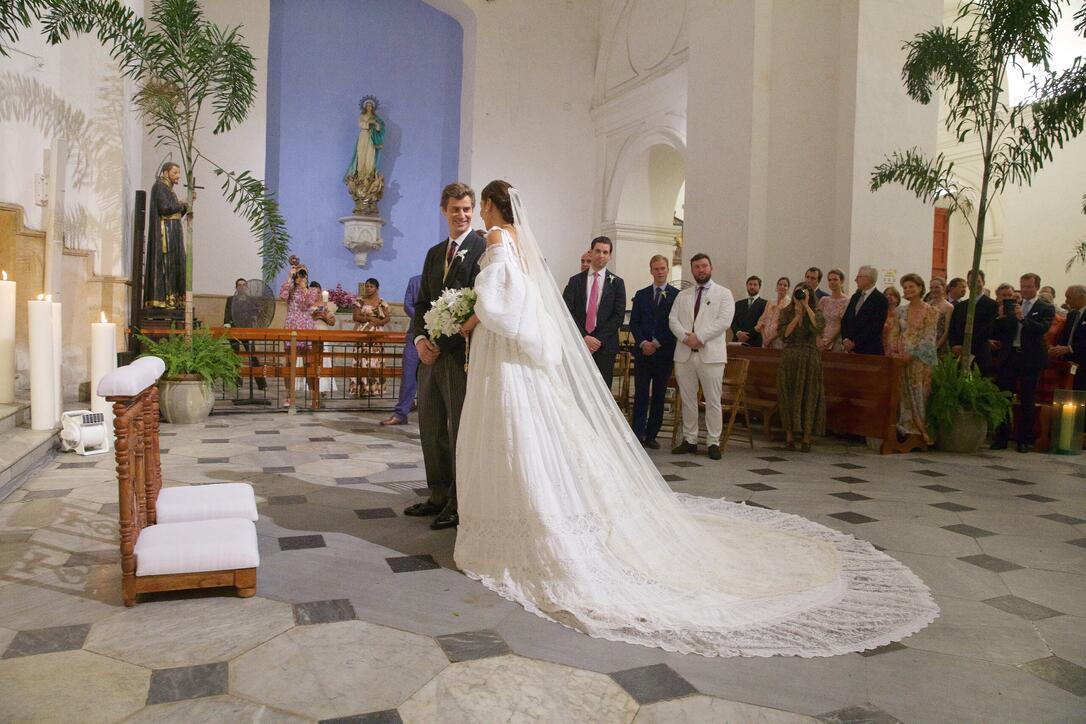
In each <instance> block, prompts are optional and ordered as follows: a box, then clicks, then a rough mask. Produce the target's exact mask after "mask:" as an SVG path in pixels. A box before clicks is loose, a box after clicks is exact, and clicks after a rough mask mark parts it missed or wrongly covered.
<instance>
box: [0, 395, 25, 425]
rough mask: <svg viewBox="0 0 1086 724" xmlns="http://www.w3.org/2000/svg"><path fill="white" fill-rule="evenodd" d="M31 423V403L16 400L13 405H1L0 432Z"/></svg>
mask: <svg viewBox="0 0 1086 724" xmlns="http://www.w3.org/2000/svg"><path fill="white" fill-rule="evenodd" d="M29 424H30V403H28V402H22V401H19V400H16V401H15V403H14V404H11V405H0V433H4V432H7V431H8V430H13V429H15V428H17V427H24V426H27V425H29Z"/></svg>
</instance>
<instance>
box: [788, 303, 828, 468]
mask: <svg viewBox="0 0 1086 724" xmlns="http://www.w3.org/2000/svg"><path fill="white" fill-rule="evenodd" d="M792 299H793V302H792V304H790V305H788V306H787V307H785V308H783V309H781V314H780V319H779V320H778V322H777V324H778V328H779V329H780V330H781V332H780V335H781V339H782V340H784V349H783V350H782V351H781V362H780V366H779V367H777V405H778V409H779V410H780V416H781V427H783V428H784V436H785V441H786V442H785V448H786V449H788V450H795V449H796V441H795V434H796V433H797V432H798V433H799V434H800V435H801V440H802V445H801V447H800V449H801V450H802V451H803V452H810V451H811V434H812V433H814V434H816V435H821V434H823V433H824V432H825V431H826V395H825V390H824V389H823V385H822V353H821V352H820V351H819V350H818V344H817V343H818V337H819V335H820V334H821V333H822V328H823V327H825V325H826V322H825V319H824V318H823V316H822V312H821V311H819V310H818V308H817V307H816V306H815V304H814V301H813V300H814V289H812V288H811V287H810V285H808V284H806V283H802V284H797V285H796V290H795V292H794V293H793V295H792Z"/></svg>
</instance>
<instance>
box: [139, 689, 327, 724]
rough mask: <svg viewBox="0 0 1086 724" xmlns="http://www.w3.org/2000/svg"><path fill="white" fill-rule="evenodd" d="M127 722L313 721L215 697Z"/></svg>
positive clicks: (148, 710)
mask: <svg viewBox="0 0 1086 724" xmlns="http://www.w3.org/2000/svg"><path fill="white" fill-rule="evenodd" d="M126 721H127V722H131V723H132V724H175V723H176V722H201V723H204V722H206V724H218V723H219V722H224V723H225V722H231V723H232V724H233V723H235V722H236V723H238V724H305V723H306V722H311V721H312V720H311V719H307V718H305V717H301V716H297V715H295V714H291V713H289V712H285V711H281V710H279V709H274V708H272V707H270V706H268V705H266V704H258V703H255V702H252V701H245V700H244V699H239V698H237V697H234V696H215V697H207V698H202V699H189V700H186V701H178V702H173V703H170V704H158V705H156V706H147V707H144V708H143V709H141V710H140V711H138V712H137V713H136V714H135V715H133V716H132V718H131V719H127V720H126Z"/></svg>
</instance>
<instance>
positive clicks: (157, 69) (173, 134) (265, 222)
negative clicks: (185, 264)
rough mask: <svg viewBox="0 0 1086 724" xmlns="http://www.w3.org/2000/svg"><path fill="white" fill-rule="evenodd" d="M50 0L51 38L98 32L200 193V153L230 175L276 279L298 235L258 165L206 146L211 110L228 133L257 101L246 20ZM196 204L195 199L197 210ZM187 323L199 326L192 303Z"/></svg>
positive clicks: (184, 8) (176, 7) (189, 6)
mask: <svg viewBox="0 0 1086 724" xmlns="http://www.w3.org/2000/svg"><path fill="white" fill-rule="evenodd" d="M42 1H43V2H45V3H46V4H47V5H48V7H49V11H48V13H47V14H45V16H44V21H43V25H44V29H45V32H46V35H47V36H48V38H49V42H51V43H54V44H55V43H60V42H62V41H63V40H65V39H67V38H69V37H71V36H73V35H77V34H80V33H93V34H94V35H95V36H96V37H97V38H98V40H99V42H101V43H102V45H103V46H104V47H105V48H106V49H107V50H108V51H109V53H110V56H111V57H112V58H113V59H114V60H115V61H116V62H117V64H118V66H119V67H120V70H121V73H122V74H123V75H125V76H126V77H128V78H131V79H132V80H133V81H134V82H135V85H136V87H137V90H136V93H135V98H134V100H135V102H136V105H137V107H138V108H139V109H140V112H141V114H142V116H143V119H144V122H145V123H146V125H147V127H148V130H149V131H150V134H151V136H152V137H153V138H154V141H155V145H156V146H160V147H166V148H169V149H173V150H174V151H176V152H177V154H178V156H179V157H180V158H178V159H177V161H178V163H179V164H180V165H181V168H182V173H183V174H184V177H185V186H186V187H187V188H188V189H189V190H190V194H189V199H190V201H191V200H192V199H193V196H192V194H191V190H192V188H193V187H195V185H196V183H195V168H196V165H197V162H198V161H199V160H204V161H208V162H209V163H210V165H211V166H212V167H213V170H214V172H215V173H216V174H217V175H223V176H225V177H226V180H225V181H224V183H223V193H224V195H225V196H226V197H227V200H228V201H229V202H230V203H232V204H233V205H234V210H235V212H236V213H238V214H240V215H242V216H243V217H245V219H246V220H248V221H249V224H250V229H251V230H252V232H253V235H254V236H255V237H256V239H257V241H258V243H259V244H260V254H261V257H262V258H263V274H264V278H265V279H266V280H271V279H272V278H273V277H274V276H275V275H276V274H278V273H279V271H280V270H281V269H282V268H283V266H284V265H285V264H286V260H287V257H288V255H289V253H290V251H289V248H290V235H289V234H288V232H287V229H286V224H285V222H284V221H283V217H282V215H281V214H280V212H279V206H278V204H277V203H276V201H275V199H274V198H272V196H271V195H270V194H269V193H268V191H267V188H266V187H265V186H264V183H263V182H262V181H260V180H259V179H256V178H254V177H253V176H252V174H251V173H250V172H249V171H241V172H229V171H226V170H224V169H223V168H222V167H221V166H219V165H218V164H215V163H214V162H212V161H211V160H210V159H208V158H207V157H206V156H205V155H204V154H203V153H201V152H200V149H199V148H198V147H197V146H196V135H197V133H198V132H199V131H200V130H202V129H203V128H205V124H206V122H207V121H206V118H205V116H209V117H210V119H211V122H212V132H213V133H215V134H219V133H224V132H226V131H229V130H231V129H232V128H234V127H236V126H237V125H238V124H240V123H241V122H242V121H244V120H245V117H246V115H248V112H249V109H250V108H251V107H252V104H253V99H254V97H255V96H256V79H255V77H254V69H255V64H254V61H253V56H252V53H251V52H250V51H249V48H248V46H247V45H246V44H245V38H244V36H243V35H242V34H241V28H240V27H230V28H220V27H218V26H217V25H215V24H213V23H211V22H209V21H208V20H207V19H206V18H205V17H204V14H203V11H202V10H201V8H200V5H199V3H198V2H197V0H153V2H152V3H151V4H150V10H149V14H148V19H147V21H144V19H143V18H141V17H139V15H137V14H136V13H135V12H133V11H132V10H131V9H130V8H128V7H126V6H125V5H124V4H122V3H121V2H120V1H119V0H42ZM193 206H194V203H190V206H189V208H190V210H191V209H192V208H193ZM189 230H190V232H191V227H190V228H189ZM190 248H191V247H190ZM191 256H192V255H191V253H190V260H189V261H190V262H191ZM190 270H191V266H190V267H189V270H187V271H188V273H186V289H187V290H188V291H192V278H191V271H190ZM186 328H187V329H190V328H191V317H190V313H189V310H186Z"/></svg>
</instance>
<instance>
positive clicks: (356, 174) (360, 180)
mask: <svg viewBox="0 0 1086 724" xmlns="http://www.w3.org/2000/svg"><path fill="white" fill-rule="evenodd" d="M377 105H378V104H377V99H376V98H374V97H373V96H366V97H365V98H363V99H362V100H361V101H360V102H359V104H358V108H359V110H360V111H361V113H360V114H359V116H358V142H357V143H355V149H354V156H353V157H352V158H351V165H350V166H348V167H347V173H346V175H344V177H343V181H344V183H346V184H347V190H348V191H349V192H350V194H351V197H352V198H354V204H355V205H354V213H355V214H357V215H362V216H376V215H377V202H378V201H380V199H381V196H382V195H384V191H385V177H384V176H382V175H381V172H380V168H381V149H382V147H383V146H384V143H385V122H384V120H383V119H382V118H381V116H379V115H378V114H377Z"/></svg>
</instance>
